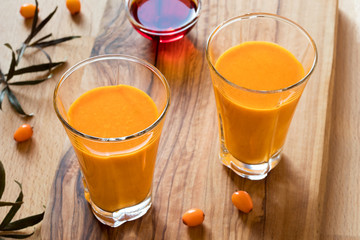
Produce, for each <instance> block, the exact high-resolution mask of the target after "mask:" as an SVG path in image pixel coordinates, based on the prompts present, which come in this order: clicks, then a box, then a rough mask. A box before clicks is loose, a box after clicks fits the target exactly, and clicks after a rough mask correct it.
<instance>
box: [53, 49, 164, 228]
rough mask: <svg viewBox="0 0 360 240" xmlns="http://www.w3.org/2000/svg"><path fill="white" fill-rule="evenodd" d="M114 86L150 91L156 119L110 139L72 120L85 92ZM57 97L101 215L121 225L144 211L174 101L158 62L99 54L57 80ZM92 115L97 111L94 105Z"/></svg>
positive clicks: (94, 206) (90, 195) (87, 194)
mask: <svg viewBox="0 0 360 240" xmlns="http://www.w3.org/2000/svg"><path fill="white" fill-rule="evenodd" d="M115 85H129V86H132V87H135V88H137V89H140V90H142V91H143V92H144V93H146V94H147V95H148V96H149V97H150V98H151V99H152V100H153V102H154V103H155V105H156V107H157V110H158V115H157V119H156V120H155V121H154V122H153V123H152V124H151V125H150V126H148V127H147V128H145V129H142V130H141V131H139V132H137V133H134V134H132V135H129V136H120V137H119V136H114V137H109V138H102V137H96V136H90V135H87V134H85V133H83V132H81V131H79V130H78V129H76V128H74V127H73V126H72V125H71V124H70V123H69V115H68V113H69V108H70V106H71V105H72V103H73V102H74V101H75V100H76V99H78V98H79V97H80V96H81V95H82V94H84V93H85V92H88V91H90V90H92V89H94V88H97V87H103V86H115ZM53 101H54V108H55V112H56V114H57V116H58V118H59V120H60V121H61V123H62V124H63V126H64V128H65V130H66V133H67V134H68V137H69V139H70V142H71V144H72V146H73V148H74V150H75V153H76V156H77V158H78V161H79V164H80V169H81V173H82V175H83V183H84V188H85V198H86V199H87V201H88V202H89V203H90V205H91V207H92V211H93V213H94V215H95V216H96V218H97V219H98V220H99V221H100V222H102V223H104V224H106V225H109V226H112V227H117V226H119V225H121V224H123V223H125V222H127V221H131V220H134V219H137V218H139V217H141V216H143V215H144V214H145V213H146V212H147V211H148V209H149V208H150V206H151V204H152V200H151V199H152V198H151V194H152V180H153V174H154V169H155V162H156V156H157V149H158V145H159V140H160V135H161V131H162V127H163V123H164V119H165V115H166V112H167V110H168V108H169V104H170V89H169V85H168V83H167V81H166V79H165V77H164V76H163V75H162V74H161V72H160V71H159V70H158V69H156V68H155V67H154V66H152V65H151V64H149V63H147V62H146V61H143V60H141V59H138V58H135V57H131V56H126V55H102V56H96V57H92V58H89V59H86V60H84V61H82V62H80V63H78V64H76V65H75V66H73V67H71V68H70V69H69V70H67V71H66V72H65V73H64V74H63V76H62V77H61V79H60V81H59V82H58V84H57V85H56V88H55V92H54V99H53ZM108 104H112V103H111V102H109V103H108ZM139 104H141V103H139ZM104 108H106V106H104ZM93 114H94V115H96V114H97V112H96V110H95V109H94V112H93ZM89 118H90V117H89ZM87 121H88V120H87ZM90 121H91V119H90ZM134 121H136V120H134Z"/></svg>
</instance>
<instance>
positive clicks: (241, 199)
mask: <svg viewBox="0 0 360 240" xmlns="http://www.w3.org/2000/svg"><path fill="white" fill-rule="evenodd" d="M231 201H232V202H233V204H234V205H235V207H237V209H239V210H240V211H242V212H244V213H249V212H250V211H251V210H252V209H253V202H252V199H251V197H250V195H249V194H248V193H247V192H245V191H237V192H234V193H233V195H232V196H231Z"/></svg>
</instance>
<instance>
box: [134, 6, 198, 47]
mask: <svg viewBox="0 0 360 240" xmlns="http://www.w3.org/2000/svg"><path fill="white" fill-rule="evenodd" d="M197 8H198V6H197V4H196V2H194V1H193V0H134V1H133V2H132V3H131V6H130V7H129V9H130V14H131V16H132V17H133V18H134V19H135V21H136V22H138V23H139V24H141V25H142V26H143V27H144V28H141V27H139V26H136V24H133V26H134V28H135V29H136V30H137V31H138V32H139V33H140V34H141V35H143V36H144V37H146V38H148V39H152V40H159V41H160V42H172V41H175V40H178V39H181V38H182V37H183V36H184V35H185V34H186V33H187V32H188V31H190V29H191V28H192V27H193V26H194V25H195V23H196V21H193V20H194V19H195V18H196V17H197V13H196V11H197Z"/></svg>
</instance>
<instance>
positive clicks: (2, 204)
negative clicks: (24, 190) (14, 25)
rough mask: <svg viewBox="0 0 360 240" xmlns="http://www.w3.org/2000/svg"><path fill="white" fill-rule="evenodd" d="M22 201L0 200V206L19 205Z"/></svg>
mask: <svg viewBox="0 0 360 240" xmlns="http://www.w3.org/2000/svg"><path fill="white" fill-rule="evenodd" d="M23 203H24V202H1V201H0V207H5V206H16V205H21V204H23Z"/></svg>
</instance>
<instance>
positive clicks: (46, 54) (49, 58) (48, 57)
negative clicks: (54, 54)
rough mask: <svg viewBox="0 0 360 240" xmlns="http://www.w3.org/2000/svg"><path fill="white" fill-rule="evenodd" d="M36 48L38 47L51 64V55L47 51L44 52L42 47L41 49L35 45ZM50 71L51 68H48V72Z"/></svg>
mask: <svg viewBox="0 0 360 240" xmlns="http://www.w3.org/2000/svg"><path fill="white" fill-rule="evenodd" d="M35 47H36V48H37V49H39V50H40V51H41V52H42V53H43V54H44V55H45V57H46V58H47V59H48V60H49V64H50V65H51V64H52V61H51V57H50V56H49V54H48V53H47V52H45V50H44V49H42V48H41V47H39V46H35ZM50 71H51V68H49V72H50Z"/></svg>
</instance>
